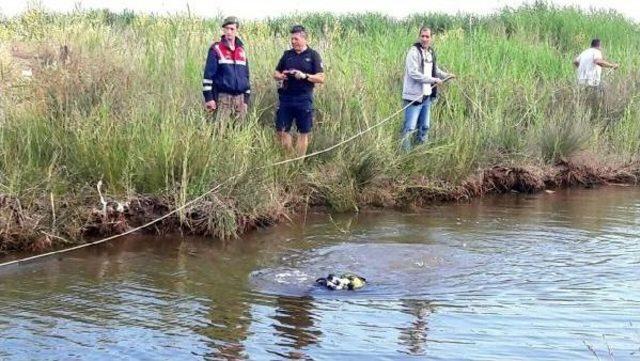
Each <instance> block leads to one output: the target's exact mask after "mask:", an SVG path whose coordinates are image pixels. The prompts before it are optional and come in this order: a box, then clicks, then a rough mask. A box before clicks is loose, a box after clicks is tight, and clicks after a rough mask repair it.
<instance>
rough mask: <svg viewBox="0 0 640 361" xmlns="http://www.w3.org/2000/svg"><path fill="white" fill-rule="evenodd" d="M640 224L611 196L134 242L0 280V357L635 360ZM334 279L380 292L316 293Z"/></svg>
mask: <svg viewBox="0 0 640 361" xmlns="http://www.w3.org/2000/svg"><path fill="white" fill-rule="evenodd" d="M639 216H640V191H639V190H636V189H602V190H597V191H566V192H558V193H555V194H541V195H535V196H529V195H527V196H524V195H514V196H507V197H496V198H487V199H484V200H479V201H476V202H473V203H470V204H460V205H446V206H438V207H433V208H431V209H428V210H425V211H423V212H418V213H410V214H401V213H394V212H381V213H374V214H361V215H359V216H357V217H354V216H349V215H345V216H341V217H336V216H334V217H333V219H332V220H329V219H328V217H326V216H324V215H316V216H315V217H312V218H311V219H308V220H307V222H306V224H297V225H282V226H279V227H274V228H271V229H268V230H263V231H259V232H256V233H253V234H251V235H249V236H247V237H246V238H245V239H242V240H238V241H235V242H227V243H224V244H222V243H219V242H215V241H211V240H206V239H175V238H164V239H160V238H144V237H142V238H131V239H127V240H123V241H118V242H114V243H112V244H110V245H107V246H104V247H95V248H91V249H87V250H84V251H81V252H76V253H72V254H70V255H68V256H65V257H64V258H61V259H50V260H47V261H45V262H40V263H34V264H29V265H26V266H21V267H17V268H11V269H3V270H0V359H2V360H5V359H6V360H26V359H29V360H30V359H96V360H105V359H114V358H115V359H121V358H125V359H180V360H182V359H212V360H213V359H226V360H238V359H256V360H263V359H266V360H272V359H299V360H311V359H314V360H315V359H328V360H334V359H394V360H395V359H404V358H417V359H424V358H428V359H455V360H459V359H472V360H513V359H535V360H539V359H554V360H555V359H563V360H575V359H595V358H596V357H595V356H594V355H593V353H592V352H591V351H590V350H589V349H588V348H587V346H585V343H586V344H588V345H589V346H590V347H592V348H593V349H594V351H595V352H596V354H597V355H598V357H600V358H601V359H610V356H609V351H608V348H609V347H610V348H611V352H612V353H613V355H614V357H615V359H616V360H625V359H634V358H639V357H640V331H639V330H640V328H638V325H639V324H640V316H638V314H639V313H638V312H637V309H638V305H640V283H639V282H638V281H637V279H638V276H639V275H640V269H639V267H638V266H639V265H640V242H638V241H637V240H638V236H639V235H640V217H639ZM341 271H351V272H355V273H358V274H361V275H363V276H364V277H366V278H367V279H368V281H369V283H368V284H367V286H366V287H365V288H364V289H362V290H360V291H357V292H344V291H343V292H341V291H329V290H326V289H322V288H316V287H314V285H313V281H314V280H315V278H317V277H319V276H324V275H326V274H327V273H329V272H341ZM603 335H604V338H603Z"/></svg>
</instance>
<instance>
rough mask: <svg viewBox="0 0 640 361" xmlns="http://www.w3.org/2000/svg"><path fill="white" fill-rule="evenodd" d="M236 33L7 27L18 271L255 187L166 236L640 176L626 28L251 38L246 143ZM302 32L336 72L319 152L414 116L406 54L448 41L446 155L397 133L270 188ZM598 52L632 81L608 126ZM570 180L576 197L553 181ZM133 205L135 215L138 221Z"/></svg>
mask: <svg viewBox="0 0 640 361" xmlns="http://www.w3.org/2000/svg"><path fill="white" fill-rule="evenodd" d="M219 23H220V22H219V20H218V19H208V20H203V19H199V18H193V17H187V16H176V17H171V18H167V17H153V16H137V15H133V14H129V13H123V14H113V13H109V12H105V11H93V12H82V13H76V14H67V15H55V14H48V13H43V12H39V11H30V12H28V13H25V14H23V15H22V16H20V17H17V18H12V19H5V20H4V21H3V22H2V24H1V25H0V42H1V44H2V45H0V87H1V88H0V89H1V98H0V107H1V108H0V148H1V152H0V251H10V250H14V249H31V250H43V249H46V248H49V247H56V246H61V245H64V241H61V240H60V239H59V238H57V237H56V236H63V237H65V238H67V239H71V240H73V241H72V242H82V241H83V237H87V236H90V235H97V234H107V233H113V232H116V231H118V230H122V229H126V228H127V227H130V226H133V225H136V224H140V222H142V221H144V220H146V219H150V218H152V217H153V216H156V215H162V214H164V213H165V212H167V211H168V210H170V209H174V208H176V207H178V206H180V205H183V204H185V203H186V202H187V201H189V200H191V199H193V198H194V197H196V196H198V195H200V194H201V193H203V192H205V191H206V190H208V189H210V188H212V187H213V186H215V185H216V184H218V183H220V182H222V181H224V180H226V179H228V178H229V177H230V176H232V175H235V174H237V173H240V172H243V171H250V172H249V173H247V174H246V175H244V176H242V177H239V178H235V179H233V181H231V182H229V183H227V184H225V186H223V187H222V188H221V189H220V191H218V192H216V193H215V194H214V195H211V196H209V197H207V199H206V200H205V201H203V202H199V203H198V204H196V205H194V206H193V207H188V208H187V209H185V210H184V211H182V212H180V213H179V214H178V216H177V217H174V218H170V219H169V220H167V221H165V222H164V223H162V224H161V225H159V226H158V227H156V228H154V229H155V230H159V231H163V230H176V229H177V228H178V227H179V228H181V229H182V230H184V231H186V232H193V233H199V234H208V235H214V236H219V237H230V236H235V235H237V234H238V233H239V232H242V231H243V230H245V229H248V228H251V227H253V226H256V225H261V224H265V223H269V222H272V221H274V220H277V219H278V218H280V217H282V216H283V215H286V214H287V212H289V211H290V210H291V209H292V208H293V207H297V206H301V205H305V204H314V205H326V206H328V207H330V208H332V209H334V210H337V211H350V210H357V209H358V208H359V207H361V206H363V205H378V206H410V205H413V204H424V203H425V200H430V199H457V198H460V197H463V196H464V194H467V195H470V196H473V195H479V194H482V193H483V192H486V191H491V190H497V191H502V190H504V189H503V188H504V187H493V188H492V186H491V184H496V182H497V183H498V184H499V183H500V182H501V181H497V180H496V181H495V182H493V183H487V182H488V181H487V179H492V178H491V176H488V178H487V172H486V171H485V170H487V169H489V170H490V171H491V172H494V171H495V172H494V173H495V174H500V172H502V173H504V177H506V178H505V179H507V180H506V183H509V179H511V178H513V177H514V174H520V176H518V177H521V175H522V174H526V176H522V177H525V178H526V180H530V181H531V182H533V183H532V184H533V185H534V186H533V187H529V188H531V189H528V188H527V187H525V189H524V190H536V189H541V187H544V186H553V185H564V184H565V183H571V182H572V181H571V179H573V181H574V182H577V183H580V181H581V180H584V179H587V180H588V182H592V181H593V182H598V181H602V180H607V179H617V178H618V176H620V177H619V178H621V179H624V180H625V181H635V177H636V175H637V174H638V173H637V167H636V166H635V164H637V163H636V162H637V160H638V150H639V149H640V124H639V122H638V114H639V112H640V102H639V99H638V89H639V88H640V75H638V69H639V68H640V40H638V39H640V27H639V26H638V24H635V23H633V22H630V21H628V20H627V19H625V18H624V17H622V16H621V15H619V14H616V13H610V12H597V13H584V12H581V11H578V10H574V9H557V8H553V7H548V6H545V5H540V4H538V5H533V6H529V7H522V8H518V9H515V10H504V11H502V12H500V13H497V14H494V15H491V16H487V17H480V18H478V17H471V16H464V15H460V16H448V15H440V14H430V15H415V16H412V17H409V18H407V19H404V20H400V21H398V20H394V19H391V18H387V17H384V16H380V15H373V14H371V15H354V16H334V15H329V14H317V15H305V16H295V17H284V18H278V19H270V20H264V21H255V22H247V23H244V24H242V27H241V35H242V37H243V39H244V40H245V42H246V43H247V44H248V49H247V50H248V52H249V59H250V64H251V73H252V85H253V101H252V105H251V108H250V115H249V118H248V119H247V121H246V123H245V124H243V125H242V126H240V127H237V128H235V129H220V128H219V127H218V126H217V125H215V124H212V123H211V122H209V121H208V115H207V114H206V113H205V112H204V111H203V110H202V107H201V101H202V100H201V94H200V87H201V77H202V68H203V63H204V58H205V56H206V50H207V48H208V45H209V44H210V42H211V40H212V39H213V38H217V37H218V36H219V35H218V34H219ZM293 23H302V24H304V25H305V26H306V27H307V28H308V29H309V30H310V33H311V46H312V47H314V48H316V49H317V50H319V52H320V53H321V54H322V56H323V60H324V63H325V67H326V75H327V82H326V84H325V85H324V86H322V87H320V88H319V89H317V93H316V99H317V102H316V109H317V111H316V120H317V121H316V128H315V132H314V135H313V139H312V143H311V146H310V151H315V150H319V149H323V148H325V147H327V146H330V145H332V144H334V143H336V142H338V141H339V140H341V139H344V138H346V137H349V136H351V135H352V134H354V133H356V132H358V131H359V130H361V129H364V128H366V127H368V126H371V125H373V124H375V123H376V122H378V121H379V120H380V119H382V118H384V117H386V116H388V115H390V114H391V113H393V112H394V111H396V110H397V109H398V108H400V107H401V102H400V91H401V85H402V84H401V81H402V74H403V64H404V56H405V52H406V50H407V48H408V47H409V46H410V44H411V43H412V42H413V41H414V40H415V38H416V32H417V29H418V28H419V26H420V25H421V24H427V25H430V26H431V27H432V28H433V29H434V30H435V31H436V40H435V41H436V47H437V49H438V51H439V59H440V63H441V65H442V66H443V68H445V69H446V70H448V71H450V72H453V73H455V74H456V75H457V76H458V78H459V79H458V80H456V81H455V82H454V83H451V84H449V85H447V86H446V89H445V90H444V91H442V97H441V99H440V100H439V102H438V104H437V106H436V107H435V108H434V114H433V124H432V126H433V128H432V130H431V133H430V136H431V139H432V141H431V143H429V144H427V145H426V146H422V147H418V148H416V149H415V150H414V151H412V152H411V153H408V154H405V153H403V152H401V150H400V147H399V139H398V137H399V128H400V124H401V116H397V117H396V119H394V120H393V121H391V122H388V123H386V124H385V125H384V126H382V127H380V128H376V129H375V130H373V131H372V132H370V133H367V134H366V135H364V136H363V137H361V138H359V139H357V140H355V141H354V142H351V143H349V144H348V145H346V146H344V147H341V148H339V149H336V150H334V151H332V152H330V153H326V154H322V155H320V156H318V157H315V158H312V159H308V160H306V161H305V162H304V163H301V162H298V163H295V164H290V165H286V166H282V167H277V168H268V169H260V170H255V169H256V168H258V167H260V166H262V165H265V164H268V163H270V162H273V161H275V160H279V159H282V158H283V154H281V152H280V150H279V149H278V147H277V146H276V144H275V143H274V138H273V133H274V131H273V125H272V119H273V113H274V106H275V103H276V99H277V97H276V91H275V85H274V82H273V80H272V79H271V74H272V71H273V68H274V67H275V64H276V62H277V60H278V59H279V57H280V55H281V54H282V51H283V50H284V49H286V48H287V47H288V33H287V29H288V28H289V26H290V25H291V24H293ZM596 36H597V37H600V38H601V39H602V41H603V45H604V47H605V54H606V57H608V58H611V59H613V60H614V61H616V62H619V63H620V64H621V68H620V69H619V70H618V71H616V72H615V73H607V72H605V75H604V78H605V81H606V84H607V92H606V98H605V101H604V108H603V109H604V110H605V111H603V112H602V113H593V112H591V110H590V109H588V108H586V109H585V108H584V107H581V106H580V105H579V104H580V99H579V97H578V94H577V93H576V89H575V87H574V85H573V84H574V70H573V67H572V65H571V60H572V59H573V57H575V56H576V55H577V54H578V53H579V52H580V51H581V50H583V49H584V48H585V47H586V46H587V45H588V43H589V40H590V39H591V38H592V37H596ZM65 45H66V48H64V47H63V46H65ZM67 49H68V52H67ZM25 69H32V70H31V72H32V75H31V76H28V75H27V76H25V75H23V74H22V72H23V70H25ZM576 157H578V158H579V159H581V161H576V160H575V159H577V158H576ZM572 160H573V161H572ZM558 164H560V165H559V167H555V168H554V166H556V165H558ZM575 164H578V165H575ZM496 165H500V166H504V167H507V168H504V169H510V171H500V170H499V169H502V168H494V166H496ZM581 167H582V168H581ZM566 169H569V170H570V171H571V172H575V174H573V173H571V177H573V178H570V177H569V178H567V179H568V180H566V181H564V180H562V179H552V178H553V177H554V176H553V174H560V173H562V172H563V171H564V170H566ZM581 169H582V171H583V172H582V173H580V170H581ZM607 172H608V173H607ZM494 173H491V174H494ZM605 173H606V174H605ZM563 174H565V175H566V174H567V173H566V172H565V173H563ZM589 174H591V175H593V176H594V177H596V178H597V176H598V175H604V176H603V177H601V179H600V180H598V179H596V180H591V178H589V177H591V176H590V175H589ZM509 177H511V178H509ZM529 177H531V179H529ZM545 177H546V178H545ZM550 177H551V178H550ZM585 177H586V178H585ZM518 179H519V178H518ZM99 180H102V182H103V184H104V185H103V186H102V188H101V192H102V193H103V195H104V197H105V199H106V200H107V201H108V202H109V204H108V206H107V207H106V209H103V206H102V204H101V202H100V197H99V194H98V190H97V188H96V184H97V183H98V181H99ZM588 182H587V183H588ZM506 183H505V184H506ZM476 185H477V187H478V189H476V188H475V187H476ZM517 187H518V186H515V188H517ZM474 189H475V190H474ZM461 193H462V195H460V194H461ZM417 200H422V201H417ZM114 202H120V203H122V204H124V203H125V202H128V203H127V207H125V208H126V210H125V212H124V213H119V212H117V211H116V210H115V208H116V207H117V205H116V203H114Z"/></svg>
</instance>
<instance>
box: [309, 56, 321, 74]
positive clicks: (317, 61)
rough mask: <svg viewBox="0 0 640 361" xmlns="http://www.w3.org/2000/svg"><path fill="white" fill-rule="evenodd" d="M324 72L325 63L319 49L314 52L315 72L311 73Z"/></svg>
mask: <svg viewBox="0 0 640 361" xmlns="http://www.w3.org/2000/svg"><path fill="white" fill-rule="evenodd" d="M318 73H324V64H322V58H321V57H320V53H318V52H317V51H316V52H314V54H313V72H312V73H311V74H318Z"/></svg>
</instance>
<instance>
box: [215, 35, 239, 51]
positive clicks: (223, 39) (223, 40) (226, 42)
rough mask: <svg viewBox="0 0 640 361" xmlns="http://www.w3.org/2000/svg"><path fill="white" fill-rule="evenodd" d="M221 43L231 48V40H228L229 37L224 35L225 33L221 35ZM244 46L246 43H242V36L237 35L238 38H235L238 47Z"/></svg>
mask: <svg viewBox="0 0 640 361" xmlns="http://www.w3.org/2000/svg"><path fill="white" fill-rule="evenodd" d="M220 44H224V46H226V47H227V48H229V42H228V41H227V39H226V38H225V37H224V35H222V36H221V37H220ZM243 46H244V44H243V43H242V40H240V38H239V37H237V36H236V39H235V47H236V48H241V47H243Z"/></svg>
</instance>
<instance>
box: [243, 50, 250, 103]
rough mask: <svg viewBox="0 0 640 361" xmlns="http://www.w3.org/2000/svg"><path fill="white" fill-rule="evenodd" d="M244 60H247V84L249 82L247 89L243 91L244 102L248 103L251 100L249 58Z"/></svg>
mask: <svg viewBox="0 0 640 361" xmlns="http://www.w3.org/2000/svg"><path fill="white" fill-rule="evenodd" d="M246 61H247V84H249V89H247V91H246V92H244V103H245V104H249V101H250V100H251V73H250V72H249V59H247V60H246Z"/></svg>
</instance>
